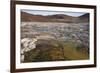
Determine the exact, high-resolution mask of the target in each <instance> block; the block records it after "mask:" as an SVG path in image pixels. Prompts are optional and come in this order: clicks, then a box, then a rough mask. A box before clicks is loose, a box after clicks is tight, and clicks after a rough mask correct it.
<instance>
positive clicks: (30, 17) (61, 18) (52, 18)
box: [21, 12, 89, 23]
mask: <svg viewBox="0 0 100 73" xmlns="http://www.w3.org/2000/svg"><path fill="white" fill-rule="evenodd" d="M21 21H22V22H33V21H36V22H67V23H70V22H81V21H82V22H83V21H84V22H85V21H89V14H88V13H86V14H84V15H82V16H80V17H72V16H69V15H65V14H55V15H47V16H43V15H34V14H30V13H26V12H21Z"/></svg>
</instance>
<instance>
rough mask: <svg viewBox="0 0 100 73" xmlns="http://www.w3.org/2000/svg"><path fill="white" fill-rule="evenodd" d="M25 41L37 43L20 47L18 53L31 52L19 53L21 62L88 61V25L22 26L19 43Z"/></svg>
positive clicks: (33, 23) (35, 24)
mask: <svg viewBox="0 0 100 73" xmlns="http://www.w3.org/2000/svg"><path fill="white" fill-rule="evenodd" d="M25 38H27V39H30V40H34V39H35V40H37V41H35V42H34V43H32V44H30V43H27V46H24V47H23V46H22V45H25V42H27V40H26V41H25V42H24V43H23V42H22V43H21V44H22V45H21V50H23V49H26V48H27V49H31V50H28V51H24V52H23V56H24V57H23V59H22V62H40V61H56V60H57V61H59V60H82V59H89V23H88V22H82V23H80V22H76V23H62V22H61V23H60V22H59V23H57V22H22V23H21V41H22V40H23V39H25ZM32 42H33V41H32ZM33 44H35V47H32V48H29V47H31V46H33Z"/></svg>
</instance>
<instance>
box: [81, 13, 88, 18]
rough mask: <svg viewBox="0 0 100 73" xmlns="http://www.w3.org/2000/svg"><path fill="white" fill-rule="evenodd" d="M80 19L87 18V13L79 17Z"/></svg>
mask: <svg viewBox="0 0 100 73" xmlns="http://www.w3.org/2000/svg"><path fill="white" fill-rule="evenodd" d="M80 18H89V13H86V14H84V15H82V16H80Z"/></svg>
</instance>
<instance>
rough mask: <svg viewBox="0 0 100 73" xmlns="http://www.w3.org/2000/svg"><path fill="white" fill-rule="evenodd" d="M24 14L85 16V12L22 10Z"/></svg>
mask: <svg viewBox="0 0 100 73" xmlns="http://www.w3.org/2000/svg"><path fill="white" fill-rule="evenodd" d="M21 11H23V12H27V13H30V14H35V15H44V16H46V15H54V14H65V15H70V16H75V17H78V16H81V15H83V14H85V13H84V12H67V11H46V10H23V9H22V10H21Z"/></svg>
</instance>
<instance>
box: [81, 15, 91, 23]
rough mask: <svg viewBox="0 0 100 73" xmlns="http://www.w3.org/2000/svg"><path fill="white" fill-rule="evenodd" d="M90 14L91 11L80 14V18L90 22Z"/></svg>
mask: <svg viewBox="0 0 100 73" xmlns="http://www.w3.org/2000/svg"><path fill="white" fill-rule="evenodd" d="M89 16H90V15H89V13H86V14H84V15H82V16H80V17H79V18H80V20H81V21H84V22H86V21H87V22H89Z"/></svg>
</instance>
